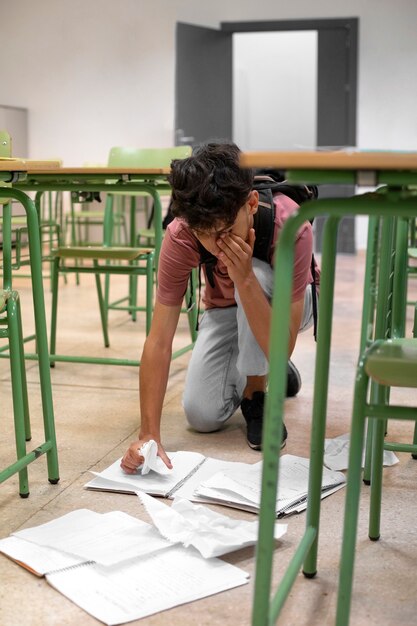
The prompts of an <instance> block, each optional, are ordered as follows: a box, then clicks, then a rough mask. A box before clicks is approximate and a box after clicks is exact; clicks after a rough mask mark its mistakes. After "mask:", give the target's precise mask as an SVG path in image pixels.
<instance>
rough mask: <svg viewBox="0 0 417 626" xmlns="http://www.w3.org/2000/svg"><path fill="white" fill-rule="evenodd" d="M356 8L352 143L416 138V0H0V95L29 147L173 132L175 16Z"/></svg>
mask: <svg viewBox="0 0 417 626" xmlns="http://www.w3.org/2000/svg"><path fill="white" fill-rule="evenodd" d="M331 17H359V18H360V24H359V28H360V36H359V75H358V79H359V97H358V146H359V147H360V148H374V149H382V148H387V149H417V116H416V114H415V111H416V110H417V106H416V105H417V81H416V80H415V73H416V70H415V67H416V61H417V37H416V34H415V28H416V24H417V2H416V1H415V0H397V2H395V3H392V2H391V0H367V1H366V2H364V1H363V0H349V1H348V0H343V1H342V0H315V2H314V3H312V2H310V0H293V1H292V2H284V1H282V0H281V1H280V0H258V1H257V2H253V0H228V1H227V2H225V1H224V0H210V2H207V0H37V1H36V2H34V1H33V0H13V1H12V2H10V1H9V2H7V0H0V26H1V43H2V54H1V55H0V104H6V105H11V106H20V107H27V108H28V109H29V112H30V113H29V150H30V155H31V156H32V157H44V158H47V157H60V158H62V159H63V160H64V163H65V165H78V164H82V163H83V162H85V161H106V158H107V154H108V151H109V149H110V147H111V146H113V145H148V146H164V145H170V144H172V141H173V131H174V64H175V22H176V21H183V22H189V23H194V24H202V25H207V26H213V27H217V26H218V25H219V23H220V22H222V21H245V20H277V19H292V18H331Z"/></svg>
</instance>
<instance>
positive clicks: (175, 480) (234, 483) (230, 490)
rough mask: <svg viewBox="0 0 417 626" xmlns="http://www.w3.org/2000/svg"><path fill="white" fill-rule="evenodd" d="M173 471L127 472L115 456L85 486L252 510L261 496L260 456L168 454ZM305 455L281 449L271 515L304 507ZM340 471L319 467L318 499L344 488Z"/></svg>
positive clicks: (305, 491) (287, 513) (306, 473)
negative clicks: (226, 457) (222, 457)
mask: <svg viewBox="0 0 417 626" xmlns="http://www.w3.org/2000/svg"><path fill="white" fill-rule="evenodd" d="M169 457H170V459H171V461H172V464H173V470H172V471H171V472H170V473H169V474H168V475H159V474H157V473H155V472H149V474H146V475H142V474H140V473H137V474H134V475H128V474H125V473H124V472H123V470H122V469H121V467H120V459H119V460H118V461H116V462H115V463H113V464H112V465H111V466H110V467H108V468H107V469H105V470H103V471H102V472H100V473H98V474H96V473H95V478H93V479H92V480H91V481H89V482H88V483H87V484H86V485H85V488H86V489H95V490H99V491H117V492H119V493H120V492H121V493H136V492H137V491H139V492H140V491H144V492H145V493H148V494H150V495H154V496H161V497H164V498H174V497H177V496H178V497H181V498H184V499H186V500H191V501H193V502H205V503H211V504H221V505H224V506H229V507H232V508H237V509H241V510H244V511H250V512H254V513H257V512H258V511H259V508H260V501H261V476H262V461H260V462H258V463H253V464H251V463H240V462H236V461H223V460H220V459H214V458H210V457H205V456H204V455H202V454H199V453H196V452H182V451H181V452H173V453H169ZM308 474H309V459H305V458H303V457H298V456H294V455H292V454H284V455H283V456H282V457H281V460H280V473H279V486H278V498H277V501H276V514H277V517H282V516H283V515H289V514H291V513H298V512H301V511H303V510H305V509H306V508H307V495H308ZM345 483H346V478H345V475H344V474H342V473H341V472H336V471H333V470H330V469H328V468H326V467H323V480H322V495H321V497H322V498H325V497H327V496H329V495H331V494H332V493H334V492H335V491H338V490H339V489H341V488H342V487H344V485H345Z"/></svg>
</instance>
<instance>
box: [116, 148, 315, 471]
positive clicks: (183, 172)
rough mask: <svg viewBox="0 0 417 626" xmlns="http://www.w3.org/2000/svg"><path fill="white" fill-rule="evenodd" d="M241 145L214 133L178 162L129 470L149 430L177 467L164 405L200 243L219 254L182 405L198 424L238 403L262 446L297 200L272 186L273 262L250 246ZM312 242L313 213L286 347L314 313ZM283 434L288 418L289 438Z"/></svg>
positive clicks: (204, 425) (255, 196)
mask: <svg viewBox="0 0 417 626" xmlns="http://www.w3.org/2000/svg"><path fill="white" fill-rule="evenodd" d="M239 154H240V151H239V149H238V147H237V146H236V145H235V144H232V143H208V144H205V145H203V146H201V147H200V148H198V149H197V150H196V151H195V152H194V153H193V155H192V156H191V157H189V158H187V159H183V160H175V161H173V162H172V171H171V175H170V184H171V186H172V212H173V215H174V216H175V219H174V220H173V222H171V224H170V225H169V226H168V228H167V232H166V235H165V238H164V241H163V245H162V249H161V255H160V260H159V271H158V288H157V295H156V304H155V309H154V315H153V319H152V326H151V330H150V333H149V335H148V337H147V339H146V342H145V346H144V350H143V355H142V360H141V366H140V406H141V427H140V433H139V438H138V439H137V440H136V441H134V442H133V443H131V445H130V447H129V449H128V450H127V452H126V454H125V455H124V457H123V459H122V463H121V466H122V468H123V469H124V471H125V472H127V473H133V472H135V471H136V468H137V467H138V465H140V463H141V462H142V457H140V455H139V452H138V451H139V449H140V447H141V446H142V445H143V444H144V443H145V442H146V441H149V440H150V439H154V440H155V441H156V442H157V443H158V454H159V456H160V457H161V458H162V459H163V461H164V462H165V464H166V465H167V466H168V467H172V466H171V462H170V460H169V459H168V457H167V455H166V453H165V450H164V448H163V446H162V443H161V435H160V422H161V413H162V405H163V399H164V395H165V391H166V385H167V380H168V375H169V366H170V360H171V351H172V341H173V337H174V334H175V331H176V328H177V324H178V318H179V314H180V310H181V306H182V301H183V297H184V294H185V290H186V287H187V282H188V279H189V275H190V271H191V270H192V269H193V268H195V267H198V265H199V263H200V262H201V251H202V249H203V248H204V249H205V252H206V253H207V252H208V253H211V254H212V255H214V257H215V258H214V261H215V264H214V267H213V264H212V265H211V269H210V276H208V275H207V274H208V268H207V267H206V266H205V265H203V271H204V272H205V275H206V289H205V293H204V295H203V302H204V305H205V312H204V314H203V316H202V318H201V322H200V326H199V333H198V337H197V341H196V344H195V346H194V349H193V353H192V355H191V359H190V364H189V367H188V371H187V376H186V381H185V391H184V396H183V406H184V411H185V414H186V417H187V420H188V422H189V424H190V425H191V426H192V427H193V428H195V429H196V430H198V431H200V432H213V431H216V430H218V429H219V428H221V426H222V425H223V424H224V422H225V421H226V420H227V419H229V417H231V415H233V413H234V412H235V411H236V409H237V408H238V407H239V406H240V407H241V410H242V413H243V416H244V418H245V421H246V424H247V441H248V444H249V446H251V447H252V448H253V449H257V450H260V449H261V441H262V420H263V407H264V400H265V390H266V385H267V374H268V349H269V329H270V319H271V304H270V301H271V297H272V286H273V267H272V266H271V264H272V265H273V252H274V248H275V242H276V241H277V238H278V236H279V232H280V230H281V228H282V225H283V222H284V221H285V219H286V218H287V217H288V216H289V215H290V214H291V213H292V212H294V211H296V210H297V208H298V205H297V204H296V203H295V202H294V201H293V200H291V199H290V198H289V197H288V196H285V195H283V194H281V193H277V194H275V195H274V208H275V220H274V228H273V236H272V245H271V249H270V262H266V261H265V260H260V259H258V258H256V257H255V256H253V249H254V243H255V230H254V218H255V215H256V213H257V211H258V205H259V193H258V192H257V191H255V190H254V189H253V182H254V175H253V171H251V170H249V169H241V168H240V167H239ZM312 245H313V244H312V227H311V224H310V223H308V222H307V223H305V224H304V226H303V227H302V228H301V229H300V231H299V233H298V236H297V242H296V246H295V260H294V284H293V295H292V305H291V323H290V328H289V346H288V354H289V356H291V354H292V351H293V349H294V346H295V342H296V338H297V333H298V332H299V330H303V329H305V328H307V327H308V326H310V325H311V322H312V297H311V283H312V276H311V270H310V267H311V256H312ZM216 260H217V261H216ZM207 279H209V280H207ZM155 372H158V376H155ZM300 386H301V380H300V377H299V374H298V371H297V369H296V368H295V366H294V364H293V363H292V362H291V361H289V369H288V390H287V394H288V395H296V393H297V392H298V390H299V388H300ZM286 437H287V431H286V428H285V427H284V434H283V442H282V445H285V441H286Z"/></svg>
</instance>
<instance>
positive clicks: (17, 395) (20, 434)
mask: <svg viewBox="0 0 417 626" xmlns="http://www.w3.org/2000/svg"><path fill="white" fill-rule="evenodd" d="M18 298H19V296H18V294H17V292H12V294H11V297H10V298H9V299H8V301H7V319H8V328H9V345H10V370H11V379H12V396H13V414H14V429H15V440H16V453H17V460H18V461H19V460H21V459H23V458H24V457H25V456H26V443H25V442H26V420H25V417H26V411H25V409H26V407H25V398H24V396H25V393H26V386H24V382H26V381H25V375H24V369H25V362H24V360H22V358H21V354H22V352H21V343H20V337H21V331H19V319H20V316H19V314H18ZM19 494H20V496H21V497H22V498H27V497H28V495H29V478H28V469H27V465H25V466H24V467H23V468H22V469H21V470H20V471H19Z"/></svg>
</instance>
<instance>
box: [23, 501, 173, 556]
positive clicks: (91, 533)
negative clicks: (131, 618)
mask: <svg viewBox="0 0 417 626" xmlns="http://www.w3.org/2000/svg"><path fill="white" fill-rule="evenodd" d="M13 534H14V536H15V537H18V538H20V539H25V540H26V541H31V542H32V543H35V544H37V545H38V546H47V547H49V548H54V549H55V550H60V551H61V552H65V553H68V554H72V555H76V556H77V557H79V558H81V559H83V560H84V561H95V562H97V563H100V564H102V565H107V566H110V565H115V564H116V563H120V562H122V561H125V560H128V559H132V558H138V557H142V556H143V555H146V554H150V553H155V552H157V551H158V550H163V549H165V548H167V547H169V546H170V545H171V544H170V542H169V541H167V540H166V539H164V538H163V537H161V535H160V533H159V532H158V531H157V530H156V529H155V528H153V527H152V526H151V525H150V524H147V523H146V522H143V521H141V520H138V519H136V518H134V517H132V516H130V515H127V514H126V513H122V512H121V511H111V512H110V513H95V512H94V511H89V510H87V509H78V510H75V511H72V512H71V513H67V514H66V515H63V516H62V517H58V518H57V519H54V520H52V521H50V522H47V523H46V524H42V525H40V526H34V527H33V528H26V529H24V530H20V531H17V532H15V533H13Z"/></svg>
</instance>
